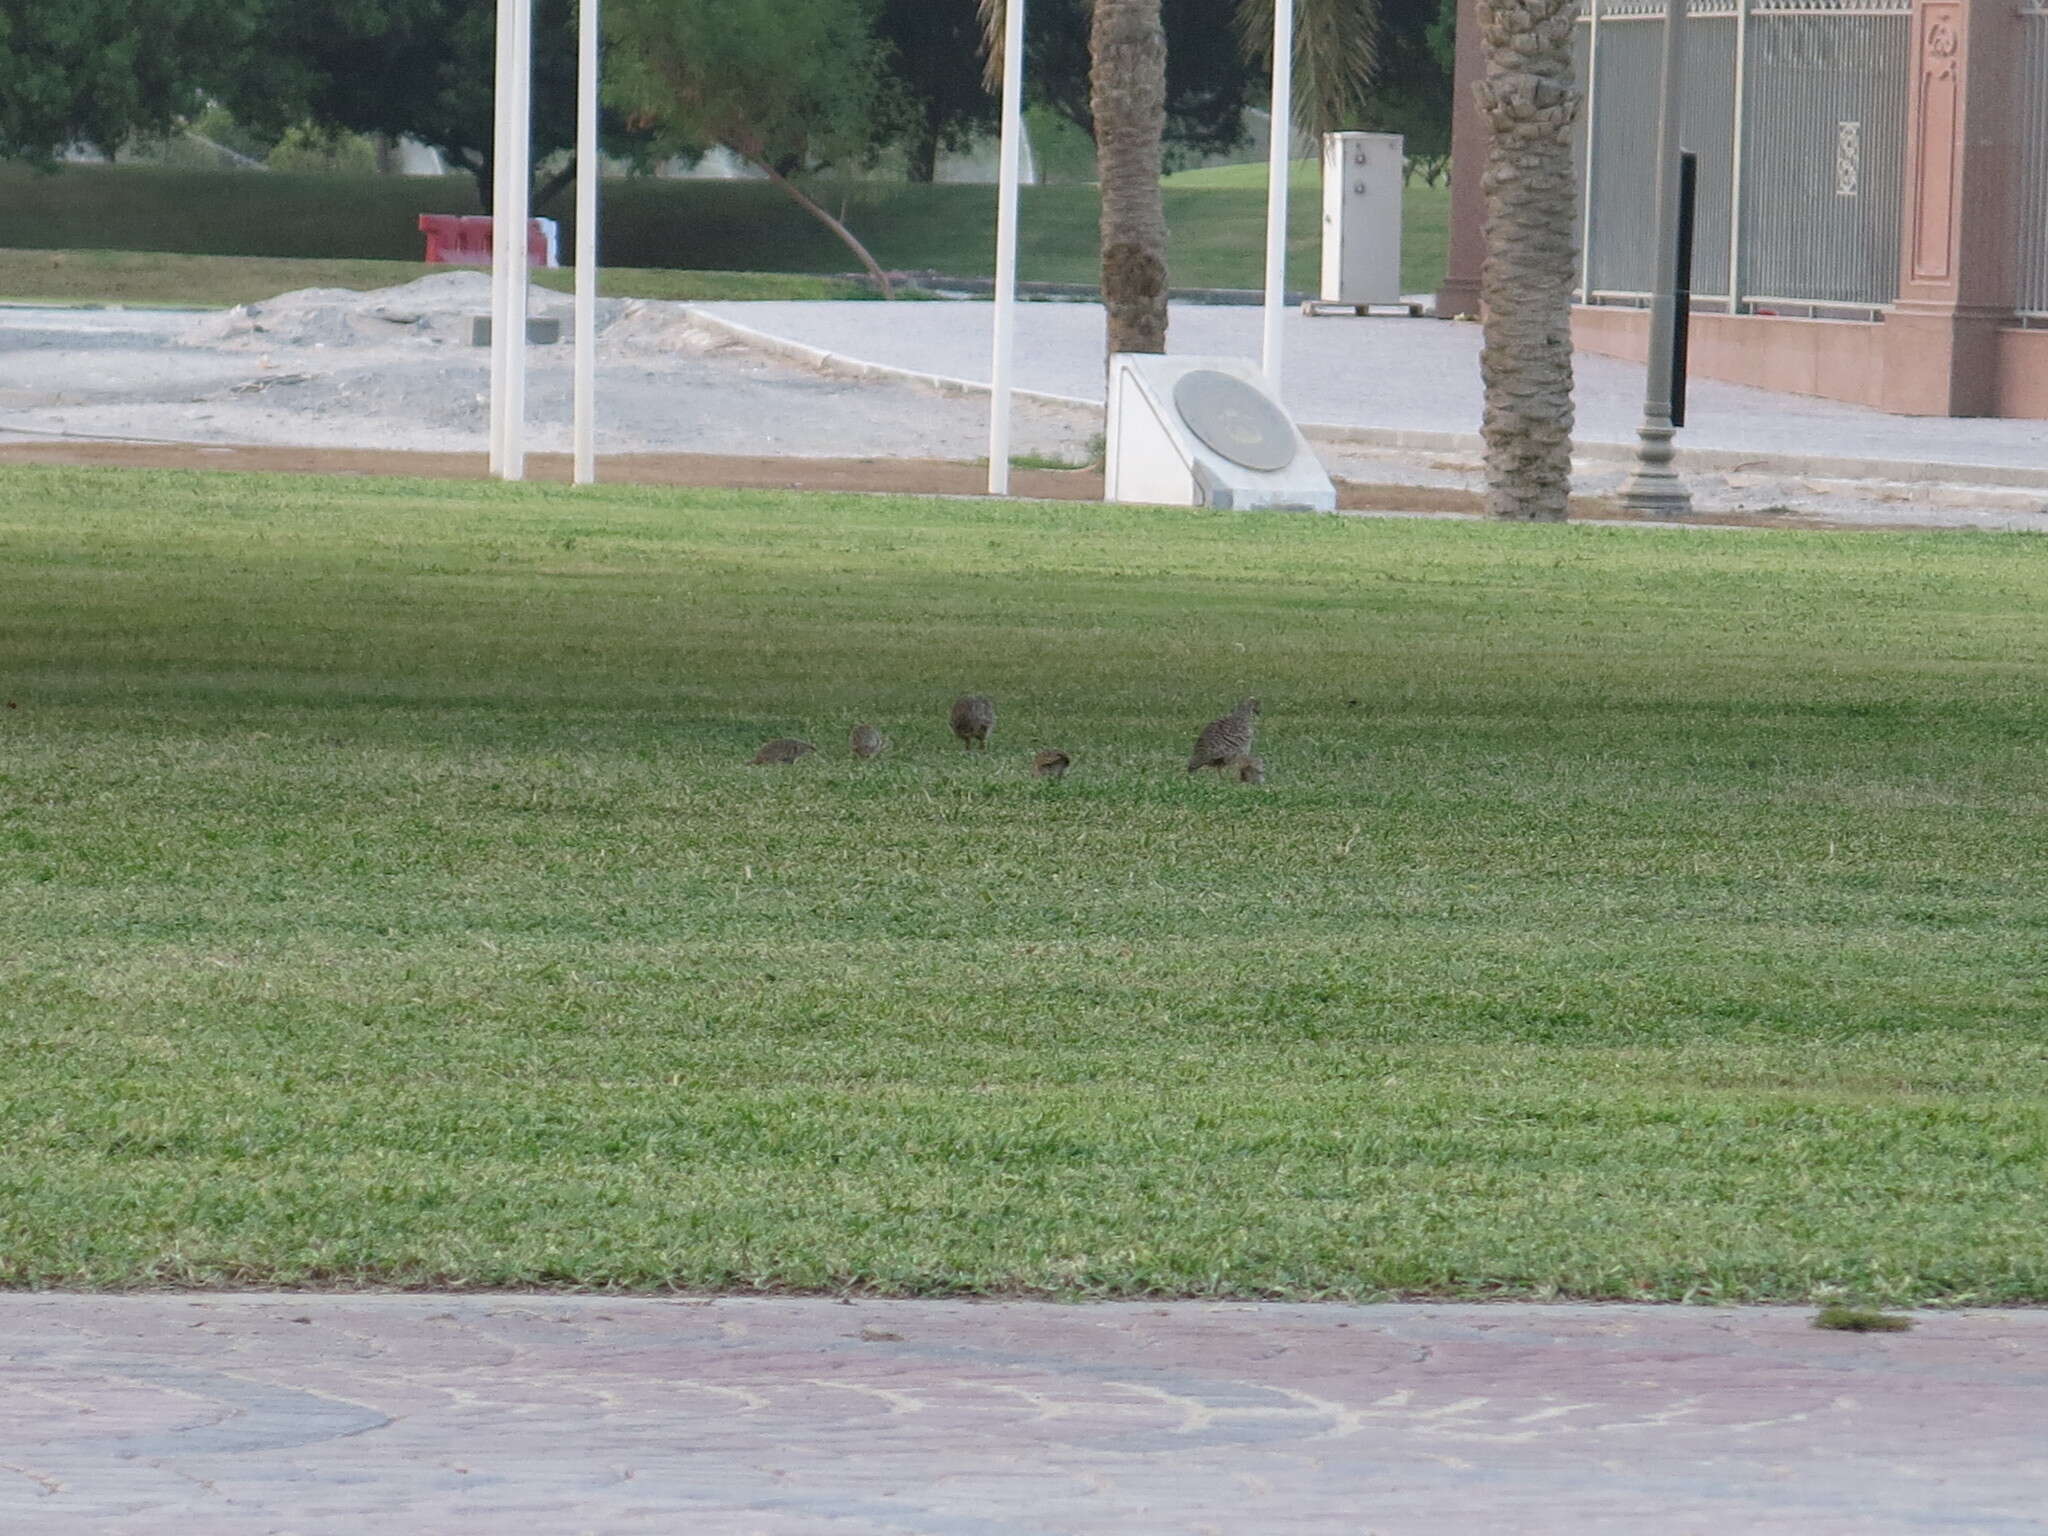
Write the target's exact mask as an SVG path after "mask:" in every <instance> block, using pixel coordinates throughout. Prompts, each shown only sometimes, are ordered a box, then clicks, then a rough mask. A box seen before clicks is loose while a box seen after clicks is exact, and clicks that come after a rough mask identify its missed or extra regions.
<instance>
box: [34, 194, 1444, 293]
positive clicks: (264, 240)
mask: <svg viewBox="0 0 2048 1536" xmlns="http://www.w3.org/2000/svg"><path fill="white" fill-rule="evenodd" d="M1226 169H1229V170H1231V171H1233V172H1235V173H1236V174H1235V175H1234V176H1231V177H1226V178H1224V179H1222V180H1221V181H1218V180H1216V179H1215V175H1216V173H1214V172H1204V171H1196V172H1188V173H1185V174H1184V175H1182V176H1177V177H1171V178H1169V179H1168V182H1167V187H1166V211H1167V223H1168V226H1169V228H1170V229H1171V231H1172V246H1171V251H1170V260H1171V264H1172V278H1173V282H1174V283H1175V284H1176V285H1178V286H1181V287H1190V288H1211V287H1224V288H1257V287H1259V286H1261V285H1262V284H1263V282H1264V280H1265V279H1264V272H1265V250H1266V245H1265V240H1266V237H1265V218H1266V193H1265V168H1264V167H1263V166H1254V167H1250V168H1249V171H1250V173H1251V174H1246V168H1243V167H1228V168H1226ZM1304 169H1305V173H1306V177H1305V179H1304V174H1303V171H1304ZM1316 175H1317V172H1316V169H1315V167H1314V165H1313V164H1312V163H1308V162H1304V167H1303V168H1300V169H1298V170H1297V173H1296V176H1295V178H1294V182H1293V186H1294V187H1295V189H1296V191H1295V196H1294V197H1293V199H1292V201H1291V203H1290V204H1289V220H1288V223H1289V233H1288V239H1289V253H1290V254H1289V258H1288V259H1289V281H1290V282H1291V283H1293V284H1294V285H1295V286H1296V287H1299V288H1304V289H1308V288H1313V287H1314V286H1315V283H1316V279H1317V271H1318V261H1319V259H1320V258H1319V254H1318V253H1319V251H1320V243H1319V242H1320V239H1321V233H1320V232H1321V217H1322V215H1321V206H1320V203H1319V201H1318V198H1319V193H1318V192H1317V191H1316ZM1203 177H1208V178H1210V179H1209V180H1207V181H1204V180H1202V179H1201V178H1203ZM604 190H605V213H604V232H603V245H602V247H601V249H602V259H603V260H604V261H605V262H606V264H607V265H608V266H615V267H622V268H662V269H681V270H684V271H688V272H693V273H696V272H722V273H751V272H765V273H802V274H822V273H841V272H847V271H851V270H852V269H853V268H854V267H855V265H856V263H855V262H854V259H853V257H852V254H851V253H850V252H849V251H848V250H847V249H846V247H845V246H843V245H841V244H840V243H839V242H838V241H836V240H834V239H833V238H832V237H831V236H830V235H828V234H827V233H826V232H825V231H824V229H823V228H822V227H821V226H820V225H819V224H818V223H817V222H816V221H815V220H813V219H811V218H810V217H809V216H808V215H806V214H804V213H803V212H801V211H800V210H799V209H797V208H796V207H795V206H794V205H793V204H791V203H790V201H789V200H788V199H787V198H786V197H784V196H783V195H782V194H781V193H780V192H777V191H776V190H775V189H774V188H773V187H771V186H769V185H767V184H766V183H764V182H734V181H655V180H652V179H648V178H628V179H620V180H613V181H608V182H606V183H605V189H604ZM820 191H821V195H822V197H823V199H824V201H825V202H826V203H827V204H828V205H829V206H830V207H831V208H832V209H833V211H834V212H835V213H837V212H841V211H842V210H843V212H844V216H845V218H846V219H847V222H848V223H849V224H850V225H851V226H852V228H853V229H854V230H855V232H856V233H857V234H859V235H860V237H861V238H862V239H863V240H865V241H866V242H867V243H868V244H869V246H870V247H871V248H872V249H873V251H874V253H875V256H876V258H877V259H878V260H880V261H881V263H882V264H883V265H884V266H887V267H891V268H898V269H903V270H915V271H923V270H935V271H939V272H944V273H947V274H950V275H954V276H963V277H972V276H987V275H989V274H990V273H991V272H992V271H993V270H994V264H995V233H994V231H995V206H996V203H995V198H996V189H995V188H994V187H992V186H962V185H941V186H915V185H911V184H908V183H895V182H856V183H848V184H845V185H830V184H828V185H826V186H824V187H823V188H822V189H820ZM1097 206H1098V204H1097V194H1096V189H1095V188H1094V187H1093V186H1089V185H1054V186H1043V187H1026V188H1024V189H1023V201H1022V210H1021V215H1020V220H1019V234H1018V275H1019V276H1020V277H1022V278H1024V279H1025V280H1027V281H1035V282H1069V283H1087V282H1094V281H1095V280H1096V278H1097V276H1098V275H1099V259H1098V251H1097V247H1098V242H1097V234H1096V214H1097ZM0 210H4V212H0V247H6V248H11V249H15V250H20V251H32V250H45V251H73V252H82V251H91V250H103V251H124V252H132V251H169V252H180V253H184V254H189V255H208V256H268V257H285V258H293V259H298V260H307V259H316V260H319V261H323V262H328V261H337V260H347V261H364V260H377V261H394V262H403V263H405V265H406V266H407V267H408V268H412V267H415V266H416V258H417V256H418V254H419V252H420V249H421V236H420V233H419V229H418V224H417V221H418V216H419V215H420V214H422V213H473V212H475V211H476V193H475V188H474V186H473V184H472V183H471V182H470V180H469V178H468V177H459V176H450V177H402V176H381V177H380V176H360V177H351V176H318V175H310V174H307V175H300V174H290V173H285V172H270V173H265V174H254V173H249V172H220V171H173V170H161V169H153V168H147V167H136V166H71V167H67V168H66V169H65V170H63V171H62V172H61V173H59V174H57V175H54V176H45V175H40V174H38V173H36V172H33V171H30V170H27V169H25V168H23V167H20V166H0ZM559 211H561V212H562V213H564V214H565V215H566V213H567V207H566V200H565V206H564V207H563V208H562V209H561V210H559ZM1448 212H1449V194H1448V193H1447V192H1446V191H1445V190H1444V189H1442V188H1429V187H1422V186H1415V187H1411V188H1410V189H1409V191H1408V197H1407V203H1406V213H1405V223H1404V229H1403V248H1402V284H1403V286H1404V288H1406V289H1407V290H1408V291H1410V292H1416V291H1420V290H1424V289H1430V288H1434V287H1435V286H1436V284H1437V281H1438V279H1439V278H1440V277H1441V276H1442V273H1443V265H1444V250H1445V241H1446V238H1447V236H1446V233H1445V230H1446V227H1447V224H1446V221H1447V218H1448ZM573 227H574V226H573V221H570V220H567V219H566V218H565V222H564V224H563V249H564V250H569V249H573V246H572V245H571V244H570V241H571V239H572V237H573ZM131 271H132V269H131ZM8 275H9V271H8V269H6V268H5V267H0V278H6V277H8ZM117 275H118V274H117V273H115V272H113V271H107V272H105V273H104V274H103V276H104V277H105V279H106V281H107V282H108V283H109V284H111V283H112V282H113V280H114V278H115V277H116V276H117ZM13 286H14V285H13V284H12V283H0V295H4V296H6V297H14V298H28V297H54V296H61V295H53V294H46V293H44V292H42V291H40V290H38V291H36V292H33V293H31V292H27V291H12V292H10V291H8V290H9V289H11V288H13ZM638 291H639V290H638V289H636V290H635V292H638ZM83 296H85V297H93V298H103V299H115V300H118V299H122V298H124V297H125V296H126V290H125V289H122V288H118V287H110V288H108V289H107V290H106V291H102V292H98V293H90V294H84V295H83ZM258 296H259V297H261V296H262V295H258ZM644 296H645V297H654V298H659V297H669V296H671V295H669V294H665V293H654V292H649V293H646V294H645V295H644ZM674 296H677V297H695V296H700V295H695V294H691V293H684V294H678V295H674ZM708 296H714V297H715V296H722V295H708ZM735 296H742V295H735ZM144 297H149V298H156V297H157V290H155V289H152V290H151V291H150V292H149V293H148V294H146V295H144ZM159 301H161V300H159ZM189 302H198V301H197V300H192V301H189Z"/></svg>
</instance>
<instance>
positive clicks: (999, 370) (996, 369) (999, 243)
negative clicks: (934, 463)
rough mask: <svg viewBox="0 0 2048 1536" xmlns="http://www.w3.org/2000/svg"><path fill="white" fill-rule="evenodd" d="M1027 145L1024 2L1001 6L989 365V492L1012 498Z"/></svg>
mask: <svg viewBox="0 0 2048 1536" xmlns="http://www.w3.org/2000/svg"><path fill="white" fill-rule="evenodd" d="M1023 144H1024V0H1007V4H1005V6H1004V7H1003V138H1002V168H1001V170H1000V171H999V172H998V173H997V178H996V185H997V191H996V325H995V355H994V357H993V358H992V359H991V360H990V365H989V403H988V493H989V495H991V496H1007V495H1008V494H1009V493H1010V355H1011V354H1012V353H1013V352H1014V351H1015V350H1016V344H1017V180H1018V177H1019V176H1020V175H1021V174H1022V164H1021V161H1022V150H1023Z"/></svg>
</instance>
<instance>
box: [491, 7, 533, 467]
mask: <svg viewBox="0 0 2048 1536" xmlns="http://www.w3.org/2000/svg"><path fill="white" fill-rule="evenodd" d="M512 5H513V18H512V146H511V148H512V152H511V155H510V157H509V158H510V160H511V164H510V165H509V166H507V167H506V175H507V177H508V179H509V185H508V186H507V188H506V191H507V192H508V193H509V194H510V196H509V197H508V199H507V202H508V204H509V206H508V207H506V208H505V209H504V211H503V215H502V217H503V219H504V222H505V224H506V225H508V226H509V227H508V228H507V229H506V230H505V239H506V242H507V250H508V251H509V253H510V256H511V260H510V261H509V262H507V264H506V265H507V266H508V268H509V269H510V272H511V279H510V283H509V288H510V292H509V293H508V294H507V296H506V302H507V304H508V305H509V306H510V309H511V312H510V316H509V319H508V323H507V324H506V327H505V332H506V335H505V452H504V461H505V462H504V469H503V474H504V477H505V478H506V479H507V480H524V479H525V478H526V298H527V293H526V290H527V285H528V274H527V251H526V235H527V230H526V225H527V217H528V209H527V202H528V199H529V198H530V197H531V196H532V192H531V188H532V184H533V0H512ZM496 334H497V333H496V332H495V331H493V332H492V336H493V338H494V339H495V337H496Z"/></svg>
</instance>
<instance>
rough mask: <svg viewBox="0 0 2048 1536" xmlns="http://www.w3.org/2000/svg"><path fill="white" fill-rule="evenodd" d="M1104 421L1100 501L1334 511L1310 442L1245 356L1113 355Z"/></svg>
mask: <svg viewBox="0 0 2048 1536" xmlns="http://www.w3.org/2000/svg"><path fill="white" fill-rule="evenodd" d="M1108 426H1109V432H1108V438H1109V452H1108V464H1107V465H1106V473H1105V475H1104V486H1103V499H1104V500H1105V501H1142V502H1149V503H1152V504H1153V505H1157V506H1169V507H1227V508H1235V509H1237V510H1239V511H1248V510H1254V509H1260V508H1268V509H1273V510H1282V509H1284V510H1291V511H1302V512H1330V511H1334V510H1335V509H1336V506H1337V490H1336V487H1335V486H1333V485H1332V484H1331V483H1330V477H1329V476H1328V475H1327V474H1325V473H1324V472H1323V466H1322V464H1321V463H1320V462H1319V461H1318V460H1317V459H1316V456H1315V450H1314V449H1312V448H1310V447H1309V445H1308V439H1306V438H1304V437H1303V436H1302V435H1301V429H1300V428H1299V427H1297V426H1295V424H1294V422H1293V421H1292V420H1291V419H1290V418H1289V417H1288V415H1287V413H1286V412H1285V411H1284V410H1282V409H1281V407H1280V405H1279V402H1277V401H1276V400H1274V398H1273V397H1272V395H1271V393H1270V392H1269V391H1268V390H1267V388H1266V382H1265V376H1264V375H1263V374H1261V373H1260V372H1259V370H1258V369H1257V368H1255V367H1253V366H1252V365H1251V364H1250V363H1248V362H1246V361H1245V360H1244V359H1243V358H1237V357H1179V356H1173V357H1169V356H1163V355H1160V354H1157V353H1150V352H1146V353H1138V352H1119V353H1117V354H1116V356H1114V357H1112V358H1111V359H1110V360H1109V422H1108Z"/></svg>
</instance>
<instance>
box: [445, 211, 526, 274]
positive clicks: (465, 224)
mask: <svg viewBox="0 0 2048 1536" xmlns="http://www.w3.org/2000/svg"><path fill="white" fill-rule="evenodd" d="M549 222H550V221H549V220H547V219H533V220H530V221H529V222H528V223H527V226H526V259H527V260H528V261H529V262H531V263H532V264H533V265H534V266H536V267H551V266H553V265H555V263H554V262H553V260H551V259H550V258H551V257H552V256H553V254H554V253H553V250H552V246H553V243H554V242H553V241H551V240H550V239H549V238H548V233H549V232H548V227H547V226H548V224H549ZM492 223H493V221H492V219H491V217H490V215H488V214H457V213H423V214H421V215H420V233H421V234H423V235H425V236H426V237H427V255H426V259H427V260H428V261H435V262H447V263H450V264H452V265H455V266H463V267H488V266H489V265H490V264H491V225H492Z"/></svg>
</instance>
